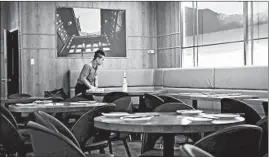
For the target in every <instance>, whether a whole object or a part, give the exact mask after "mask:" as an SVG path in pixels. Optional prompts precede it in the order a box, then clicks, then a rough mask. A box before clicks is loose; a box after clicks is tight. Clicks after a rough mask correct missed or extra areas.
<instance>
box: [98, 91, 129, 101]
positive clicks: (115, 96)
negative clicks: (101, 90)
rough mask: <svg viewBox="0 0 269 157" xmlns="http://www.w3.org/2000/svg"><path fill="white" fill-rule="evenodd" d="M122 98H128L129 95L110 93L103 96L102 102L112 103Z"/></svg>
mask: <svg viewBox="0 0 269 157" xmlns="http://www.w3.org/2000/svg"><path fill="white" fill-rule="evenodd" d="M124 96H129V94H128V93H125V92H110V93H107V94H106V95H105V96H104V98H103V102H106V103H112V102H113V101H115V100H117V99H118V98H121V97H124Z"/></svg>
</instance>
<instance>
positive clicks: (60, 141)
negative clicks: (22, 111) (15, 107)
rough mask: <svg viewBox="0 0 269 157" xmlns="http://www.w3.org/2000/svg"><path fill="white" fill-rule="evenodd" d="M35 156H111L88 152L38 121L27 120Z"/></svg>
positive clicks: (109, 156)
mask: <svg viewBox="0 0 269 157" xmlns="http://www.w3.org/2000/svg"><path fill="white" fill-rule="evenodd" d="M27 126H28V128H29V130H30V135H31V140H32V143H33V150H34V155H35V156H40V157H45V156H49V157H86V156H87V157H112V156H111V155H109V154H89V155H86V154H84V153H83V151H82V150H81V149H80V148H79V147H78V146H77V145H76V144H74V143H73V142H72V141H71V140H70V139H69V138H67V137H66V136H64V135H62V134H61V133H57V132H55V131H53V130H51V129H48V128H46V127H45V126H42V125H40V124H38V123H35V122H32V121H29V122H28V124H27Z"/></svg>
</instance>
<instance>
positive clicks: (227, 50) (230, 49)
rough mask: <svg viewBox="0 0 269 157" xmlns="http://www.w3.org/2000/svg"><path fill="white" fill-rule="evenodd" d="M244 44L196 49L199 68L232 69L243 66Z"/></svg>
mask: <svg viewBox="0 0 269 157" xmlns="http://www.w3.org/2000/svg"><path fill="white" fill-rule="evenodd" d="M243 44H244V42H238V43H231V44H220V45H214V46H203V47H199V48H198V52H199V53H198V64H199V67H234V66H243V65H244V55H243V53H244V49H243V48H244V45H243Z"/></svg>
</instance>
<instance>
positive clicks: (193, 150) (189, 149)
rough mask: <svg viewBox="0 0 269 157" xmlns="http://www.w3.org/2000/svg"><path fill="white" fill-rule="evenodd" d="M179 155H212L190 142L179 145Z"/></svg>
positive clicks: (202, 156) (185, 156) (209, 156)
mask: <svg viewBox="0 0 269 157" xmlns="http://www.w3.org/2000/svg"><path fill="white" fill-rule="evenodd" d="M179 155H180V156H181V157H214V156H213V155H211V154H210V153H208V152H206V151H204V150H202V149H201V148H199V147H196V146H194V145H191V144H184V145H182V146H180V147H179Z"/></svg>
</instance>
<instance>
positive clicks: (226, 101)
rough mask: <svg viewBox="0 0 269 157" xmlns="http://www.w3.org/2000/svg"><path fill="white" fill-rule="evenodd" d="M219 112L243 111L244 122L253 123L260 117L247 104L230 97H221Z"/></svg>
mask: <svg viewBox="0 0 269 157" xmlns="http://www.w3.org/2000/svg"><path fill="white" fill-rule="evenodd" d="M221 113H243V115H242V116H243V117H244V118H245V123H246V124H253V125H255V124H256V123H257V121H259V120H260V119H261V117H260V115H259V114H258V113H257V112H256V111H255V110H254V109H253V108H251V107H250V106H249V105H248V104H246V103H244V102H242V101H240V100H236V99H231V98H223V99H221Z"/></svg>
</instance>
